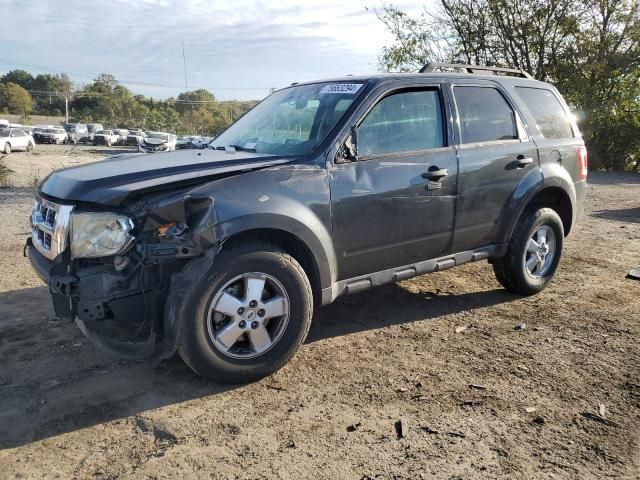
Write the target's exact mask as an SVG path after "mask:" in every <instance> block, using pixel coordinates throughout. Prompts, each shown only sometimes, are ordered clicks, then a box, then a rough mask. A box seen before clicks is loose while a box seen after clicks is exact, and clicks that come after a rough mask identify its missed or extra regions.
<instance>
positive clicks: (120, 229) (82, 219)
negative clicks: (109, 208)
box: [71, 212, 133, 258]
mask: <svg viewBox="0 0 640 480" xmlns="http://www.w3.org/2000/svg"><path fill="white" fill-rule="evenodd" d="M131 230H133V222H132V221H131V219H130V218H128V217H125V216H124V215H118V214H116V213H98V212H96V213H77V214H74V215H72V216H71V257H73V258H87V257H107V256H110V255H115V254H117V253H120V252H121V251H122V250H124V249H125V248H126V247H128V246H129V244H130V243H131V242H132V241H133V237H132V236H131V235H130V234H129V233H130V232H131Z"/></svg>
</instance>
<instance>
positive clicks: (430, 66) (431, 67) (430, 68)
mask: <svg viewBox="0 0 640 480" xmlns="http://www.w3.org/2000/svg"><path fill="white" fill-rule="evenodd" d="M446 68H455V69H464V70H466V71H467V72H468V73H475V71H476V70H482V71H488V72H500V73H513V74H516V75H518V76H519V77H522V78H529V79H531V80H533V77H532V76H531V75H529V74H528V73H527V72H525V71H524V70H516V69H515V68H502V67H486V66H484V65H465V64H462V63H427V64H426V65H425V66H424V67H422V68H421V69H420V70H419V73H430V72H434V71H436V70H440V69H446Z"/></svg>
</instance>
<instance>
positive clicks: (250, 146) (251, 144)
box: [244, 142, 258, 150]
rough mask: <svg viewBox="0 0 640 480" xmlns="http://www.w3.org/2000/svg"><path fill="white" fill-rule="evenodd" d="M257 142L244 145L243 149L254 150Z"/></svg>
mask: <svg viewBox="0 0 640 480" xmlns="http://www.w3.org/2000/svg"><path fill="white" fill-rule="evenodd" d="M257 144H258V143H257V142H250V143H246V144H245V145H244V148H248V149H249V150H255V148H256V145H257Z"/></svg>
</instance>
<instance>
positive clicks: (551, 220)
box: [493, 208, 564, 295]
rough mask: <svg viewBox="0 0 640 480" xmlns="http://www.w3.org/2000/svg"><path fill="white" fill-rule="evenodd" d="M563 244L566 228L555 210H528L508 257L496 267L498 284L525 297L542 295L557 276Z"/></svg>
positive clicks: (509, 249)
mask: <svg viewBox="0 0 640 480" xmlns="http://www.w3.org/2000/svg"><path fill="white" fill-rule="evenodd" d="M563 240H564V227H563V225H562V220H561V219H560V217H559V216H558V214H557V213H556V211H555V210H553V209H551V208H540V209H537V210H533V209H532V210H526V211H525V212H524V213H523V214H522V216H521V217H520V219H519V220H518V223H517V225H516V228H515V230H514V232H513V235H512V236H511V240H510V241H509V246H508V249H507V254H506V255H505V256H504V257H503V258H500V259H499V260H496V261H495V262H494V264H493V271H494V273H495V275H496V278H497V279H498V282H500V284H501V285H502V286H503V287H504V288H506V289H507V290H509V291H511V292H514V293H519V294H521V295H533V294H535V293H538V292H540V291H542V290H543V289H544V288H545V287H546V286H547V284H548V283H549V282H550V281H551V279H552V278H553V276H554V275H555V273H556V270H557V268H558V264H559V263H560V256H561V255H562V247H563Z"/></svg>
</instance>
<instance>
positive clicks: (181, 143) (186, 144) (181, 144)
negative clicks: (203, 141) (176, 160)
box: [176, 136, 198, 150]
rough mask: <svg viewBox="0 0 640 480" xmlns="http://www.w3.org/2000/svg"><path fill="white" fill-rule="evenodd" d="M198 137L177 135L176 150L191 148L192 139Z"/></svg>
mask: <svg viewBox="0 0 640 480" xmlns="http://www.w3.org/2000/svg"><path fill="white" fill-rule="evenodd" d="M196 138H198V137H193V136H189V137H178V139H177V140H176V150H185V149H189V148H193V141H194V140H195V139H196Z"/></svg>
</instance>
